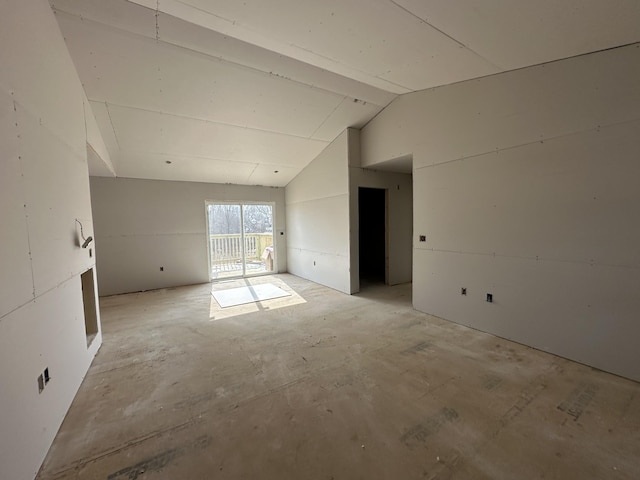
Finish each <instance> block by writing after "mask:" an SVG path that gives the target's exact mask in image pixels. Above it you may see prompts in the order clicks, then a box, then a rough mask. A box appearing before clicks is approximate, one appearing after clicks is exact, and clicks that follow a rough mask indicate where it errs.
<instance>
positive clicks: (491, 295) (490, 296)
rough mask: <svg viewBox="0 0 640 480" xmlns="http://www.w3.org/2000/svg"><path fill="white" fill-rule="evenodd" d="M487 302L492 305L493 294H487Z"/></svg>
mask: <svg viewBox="0 0 640 480" xmlns="http://www.w3.org/2000/svg"><path fill="white" fill-rule="evenodd" d="M487 302H489V303H493V293H487Z"/></svg>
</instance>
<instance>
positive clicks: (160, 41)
mask: <svg viewBox="0 0 640 480" xmlns="http://www.w3.org/2000/svg"><path fill="white" fill-rule="evenodd" d="M56 11H57V12H58V13H62V14H64V15H68V16H70V17H73V18H75V19H77V20H80V21H82V22H85V23H92V24H95V25H99V26H101V27H103V28H105V29H107V30H111V31H116V32H121V33H123V34H125V35H129V36H133V37H138V38H144V39H147V40H152V41H154V42H155V43H156V44H158V45H160V44H162V45H166V46H168V47H171V48H174V49H176V50H184V51H186V52H189V53H191V54H193V55H197V56H201V57H204V58H206V59H208V60H215V61H217V62H220V63H223V64H226V65H230V66H232V67H235V68H238V69H242V70H248V71H252V72H256V73H259V74H261V75H263V76H265V77H271V78H277V79H282V80H284V81H287V82H292V83H295V84H297V85H302V86H304V87H308V88H313V89H315V90H318V91H321V92H325V93H328V94H330V95H334V96H338V97H344V96H345V93H344V92H339V91H336V90H332V89H329V88H326V87H320V86H317V85H315V84H312V83H308V82H304V81H301V80H297V79H295V78H292V77H290V76H287V75H279V74H277V73H274V72H273V71H267V70H262V69H260V68H257V67H254V66H252V65H246V64H244V63H239V62H237V61H233V60H230V59H228V58H225V57H221V56H217V55H210V54H208V53H206V52H203V51H200V50H196V49H193V48H189V47H187V46H184V45H180V44H177V43H174V42H170V41H167V40H163V39H162V38H154V37H150V36H148V35H144V34H142V33H139V32H132V31H131V30H125V29H122V28H118V27H116V26H114V25H111V24H108V23H103V22H101V21H99V20H95V19H92V18H85V17H82V16H80V15H76V14H75V13H72V12H69V11H66V10H62V9H58V10H56ZM161 13H162V14H163V15H167V16H172V15H170V14H168V13H165V12H162V11H161ZM174 18H178V19H179V20H182V21H185V22H188V20H184V19H182V18H179V17H174ZM188 23H189V22H188ZM193 25H197V24H193ZM197 26H199V25H197ZM202 28H206V27H202ZM216 33H220V32H216ZM235 40H237V41H240V42H244V43H248V42H245V41H244V40H242V39H235ZM250 45H253V46H254V47H256V48H262V49H263V50H265V51H268V52H271V53H277V52H274V51H273V50H268V49H266V48H264V47H261V46H259V45H254V44H250ZM288 58H292V59H293V60H294V61H297V62H300V63H304V64H305V65H310V66H312V67H314V68H318V69H321V70H326V69H323V68H322V67H318V66H316V65H312V64H309V63H306V62H303V61H301V60H298V59H296V58H293V57H288ZM327 71H328V70H327ZM330 73H332V74H334V75H339V76H341V77H343V78H346V79H347V80H350V81H352V82H358V83H362V84H363V85H364V86H366V87H369V88H378V89H380V88H379V87H376V86H373V85H369V84H367V83H365V82H361V81H359V80H356V79H353V78H350V77H346V76H344V75H341V74H339V73H335V72H330ZM376 78H379V77H376ZM381 80H384V79H381ZM384 81H385V82H389V83H392V84H393V82H390V81H388V80H384ZM394 85H396V84H394ZM402 88H404V87H402ZM380 90H383V89H380ZM383 91H385V92H386V93H391V92H389V91H388V90H383ZM405 93H411V91H409V90H407V91H406V92H405ZM394 95H397V94H396V93H394ZM363 99H365V100H366V101H367V103H370V104H371V105H375V106H377V107H380V108H383V107H385V106H386V105H388V104H389V103H391V102H392V101H393V100H394V99H391V100H389V102H387V104H386V105H381V104H379V103H378V102H377V101H373V100H370V99H369V98H368V96H367V98H365V97H364V96H363ZM91 100H92V101H103V100H104V99H95V98H92V99H91Z"/></svg>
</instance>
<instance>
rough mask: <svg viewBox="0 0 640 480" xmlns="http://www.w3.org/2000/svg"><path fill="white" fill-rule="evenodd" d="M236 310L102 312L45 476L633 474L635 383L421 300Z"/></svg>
mask: <svg viewBox="0 0 640 480" xmlns="http://www.w3.org/2000/svg"><path fill="white" fill-rule="evenodd" d="M245 282H251V283H261V282H271V283H274V284H276V285H278V286H280V287H281V288H284V289H286V290H288V291H295V292H297V294H294V295H292V296H291V297H286V298H284V299H275V300H270V301H266V302H263V303H262V304H260V305H256V304H250V305H245V306H242V307H231V309H225V311H223V310H222V309H220V308H219V307H217V305H216V304H215V301H214V303H212V297H211V294H210V291H211V288H212V287H211V285H198V286H191V287H181V288H174V289H164V290H158V291H153V292H146V293H139V294H129V295H119V296H114V297H108V298H103V299H102V300H101V312H102V323H103V332H104V344H103V346H102V348H101V350H100V352H99V353H98V356H97V357H96V359H95V361H94V363H93V365H92V367H91V369H90V370H89V373H88V375H87V377H86V379H85V381H84V383H83V384H82V387H81V388H80V391H79V392H78V395H77V397H76V399H75V401H74V403H73V405H72V407H71V409H70V411H69V413H68V415H67V417H66V419H65V421H64V424H63V426H62V428H61V430H60V432H59V433H58V436H57V438H56V440H55V442H54V444H53V446H52V448H51V450H50V452H49V455H48V456H47V458H46V460H45V462H44V464H43V467H42V470H41V472H40V474H39V476H38V478H39V479H42V480H45V479H75V478H78V479H109V480H125V479H126V480H131V479H149V480H152V479H185V480H195V479H212V478H215V479H279V480H282V479H327V480H329V479H336V480H337V479H420V478H427V479H474V480H478V479H516V478H517V479H534V478H540V479H542V478H545V479H574V478H575V479H578V478H579V479H592V478H598V479H599V478H607V479H608V478H616V479H618V478H619V479H638V478H640V395H639V393H640V384H638V383H635V382H632V381H630V380H626V379H623V378H620V377H616V376H614V375H610V374H607V373H604V372H601V371H598V370H594V369H592V368H590V367H587V366H584V365H580V364H577V363H574V362H571V361H568V360H565V359H562V358H559V357H556V356H553V355H549V354H546V353H543V352H540V351H537V350H534V349H531V348H528V347H525V346H522V345H518V344H516V343H513V342H509V341H507V340H504V339H500V338H496V337H494V336H491V335H487V334H484V333H480V332H477V331H474V330H471V329H468V328H465V327H462V326H459V325H456V324H453V323H450V322H447V321H444V320H442V319H438V318H434V317H431V316H429V315H425V314H422V313H419V312H416V311H414V310H413V309H412V308H411V298H410V296H411V287H410V285H400V286H395V287H385V286H379V287H369V288H368V289H367V290H366V291H365V292H363V293H361V294H359V295H357V296H348V295H344V294H341V293H338V292H336V291H333V290H331V289H328V288H325V287H322V286H319V285H316V284H314V283H311V282H307V281H305V280H301V279H299V278H297V277H294V276H291V275H278V276H273V277H260V278H253V279H251V280H248V281H234V282H227V283H220V284H215V285H214V288H231V287H234V286H240V285H243V284H245Z"/></svg>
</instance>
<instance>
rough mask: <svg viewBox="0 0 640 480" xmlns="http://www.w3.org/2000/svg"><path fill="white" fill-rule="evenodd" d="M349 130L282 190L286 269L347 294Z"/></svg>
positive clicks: (348, 261) (349, 289)
mask: <svg viewBox="0 0 640 480" xmlns="http://www.w3.org/2000/svg"><path fill="white" fill-rule="evenodd" d="M348 138H349V131H348V130H345V131H344V132H342V133H341V134H340V135H339V136H338V137H337V138H336V139H335V140H334V141H333V142H331V144H329V146H327V148H325V149H324V150H323V151H322V153H320V155H318V156H317V157H316V158H315V159H314V160H313V161H312V162H311V163H310V164H309V165H307V167H305V169H304V170H303V171H302V172H300V173H299V174H298V175H297V176H296V177H295V178H294V179H293V180H292V181H291V182H290V183H289V184H288V185H287V187H286V189H285V192H286V215H287V225H288V226H289V238H288V239H287V265H288V268H289V272H290V273H293V274H294V275H298V276H299V277H302V278H306V279H308V280H312V281H314V282H317V283H320V284H322V285H326V286H328V287H331V288H335V289H336V290H340V291H341V292H345V293H350V291H351V281H350V272H349V266H350V265H349V263H350V260H349V180H348Z"/></svg>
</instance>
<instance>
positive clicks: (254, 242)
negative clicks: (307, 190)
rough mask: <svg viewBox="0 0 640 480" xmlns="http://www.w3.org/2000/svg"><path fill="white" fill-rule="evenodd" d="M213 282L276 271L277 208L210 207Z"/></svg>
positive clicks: (246, 205) (212, 204) (256, 205)
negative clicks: (275, 218)
mask: <svg viewBox="0 0 640 480" xmlns="http://www.w3.org/2000/svg"><path fill="white" fill-rule="evenodd" d="M207 224H208V230H209V231H208V236H209V238H208V241H209V258H210V259H211V278H212V279H220V278H229V277H241V276H247V275H257V274H264V273H268V272H272V271H274V268H275V249H274V245H273V206H272V205H269V204H226V203H210V204H207Z"/></svg>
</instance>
